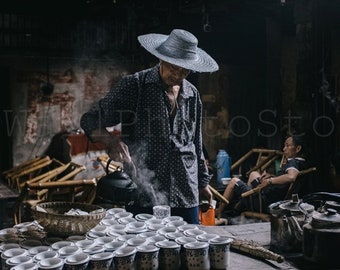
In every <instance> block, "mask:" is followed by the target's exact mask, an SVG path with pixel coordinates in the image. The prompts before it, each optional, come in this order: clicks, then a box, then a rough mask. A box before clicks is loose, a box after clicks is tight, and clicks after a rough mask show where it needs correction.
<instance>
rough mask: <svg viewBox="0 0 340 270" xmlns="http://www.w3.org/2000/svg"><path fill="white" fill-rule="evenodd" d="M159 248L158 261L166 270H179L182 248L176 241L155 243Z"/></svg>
mask: <svg viewBox="0 0 340 270" xmlns="http://www.w3.org/2000/svg"><path fill="white" fill-rule="evenodd" d="M155 246H156V247H159V254H158V261H159V265H161V266H162V269H164V270H178V269H179V268H180V264H181V255H180V250H181V246H180V245H179V244H177V243H176V242H174V241H169V240H164V241H160V242H157V243H155Z"/></svg>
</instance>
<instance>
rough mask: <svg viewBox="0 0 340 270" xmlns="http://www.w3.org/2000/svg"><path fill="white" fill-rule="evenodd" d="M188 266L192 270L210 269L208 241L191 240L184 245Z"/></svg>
mask: <svg viewBox="0 0 340 270" xmlns="http://www.w3.org/2000/svg"><path fill="white" fill-rule="evenodd" d="M184 248H185V252H186V260H187V261H186V266H187V268H188V269H190V270H209V269H210V261H209V244H208V243H207V242H191V243H187V244H185V245H184Z"/></svg>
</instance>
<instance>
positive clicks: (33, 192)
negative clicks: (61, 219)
mask: <svg viewBox="0 0 340 270" xmlns="http://www.w3.org/2000/svg"><path fill="white" fill-rule="evenodd" d="M85 169H86V167H85V166H82V165H79V164H76V163H73V162H70V163H68V164H65V165H62V166H60V167H58V168H56V169H53V170H51V171H48V172H46V173H44V174H41V175H38V176H36V177H35V178H32V179H31V180H28V181H26V182H25V183H23V184H22V186H21V191H20V194H19V197H18V199H17V201H16V203H15V207H14V219H15V221H16V222H19V223H20V220H21V213H22V209H23V208H24V206H33V205H35V204H37V203H38V202H41V201H46V200H50V198H51V193H50V189H49V188H45V189H44V188H43V187H44V186H45V184H46V185H47V186H48V187H49V186H58V184H61V183H63V182H66V181H68V180H71V181H75V180H74V177H75V176H76V175H77V174H78V173H79V172H81V171H83V170H85ZM49 183H52V184H49ZM53 183H54V184H53ZM36 186H39V188H34V187H36ZM68 192H69V191H66V189H63V191H61V190H59V192H58V193H59V194H60V195H62V194H63V193H64V194H67V193H68ZM60 197H61V196H60ZM64 197H65V199H66V200H68V199H69V198H67V196H64Z"/></svg>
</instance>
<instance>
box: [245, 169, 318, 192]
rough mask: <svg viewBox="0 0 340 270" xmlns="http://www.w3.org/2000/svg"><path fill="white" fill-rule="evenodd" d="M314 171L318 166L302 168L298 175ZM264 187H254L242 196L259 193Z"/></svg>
mask: <svg viewBox="0 0 340 270" xmlns="http://www.w3.org/2000/svg"><path fill="white" fill-rule="evenodd" d="M314 171H316V167H311V168H308V169H305V170H302V171H300V172H299V174H298V177H299V176H301V175H305V174H307V173H310V172H314ZM298 177H297V178H296V179H295V181H297V179H298ZM262 189H263V188H259V187H256V188H253V189H251V190H249V191H246V192H244V193H242V194H241V197H242V198H245V197H248V196H250V195H253V194H255V193H257V192H260V191H261V190H262Z"/></svg>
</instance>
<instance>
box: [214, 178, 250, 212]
mask: <svg viewBox="0 0 340 270" xmlns="http://www.w3.org/2000/svg"><path fill="white" fill-rule="evenodd" d="M250 189H251V187H250V186H248V185H247V184H246V183H244V182H243V181H242V180H240V179H239V178H232V179H231V180H230V182H229V184H228V186H227V188H226V189H225V190H224V193H223V196H224V197H225V198H226V199H227V200H228V201H229V202H231V207H233V205H234V204H235V203H237V202H238V201H239V200H240V199H241V194H242V193H243V192H246V191H248V190H250ZM226 206H227V205H226V204H225V203H223V202H220V203H219V207H218V208H217V209H216V217H217V218H220V217H221V215H222V213H223V211H224V210H225V208H226Z"/></svg>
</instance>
